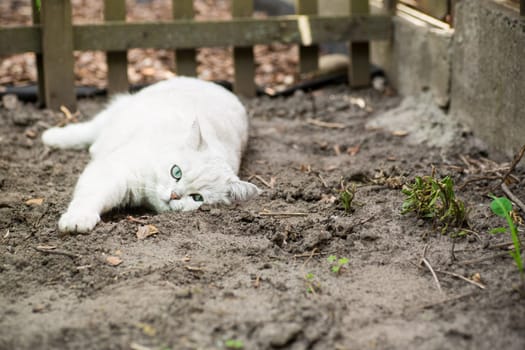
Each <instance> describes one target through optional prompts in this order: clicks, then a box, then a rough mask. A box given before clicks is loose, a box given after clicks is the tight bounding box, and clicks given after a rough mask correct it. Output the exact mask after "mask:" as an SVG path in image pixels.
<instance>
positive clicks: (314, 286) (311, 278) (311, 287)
mask: <svg viewBox="0 0 525 350" xmlns="http://www.w3.org/2000/svg"><path fill="white" fill-rule="evenodd" d="M304 280H305V282H306V293H308V294H316V292H318V291H319V290H321V283H319V282H318V281H316V278H315V275H314V274H313V273H311V272H308V273H307V274H306V275H304Z"/></svg>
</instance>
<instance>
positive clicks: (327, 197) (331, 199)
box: [320, 194, 337, 204]
mask: <svg viewBox="0 0 525 350" xmlns="http://www.w3.org/2000/svg"><path fill="white" fill-rule="evenodd" d="M336 200H337V198H336V197H335V196H333V195H331V194H323V195H321V200H320V202H321V203H327V204H333V203H335V201H336Z"/></svg>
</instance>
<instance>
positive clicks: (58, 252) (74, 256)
mask: <svg viewBox="0 0 525 350" xmlns="http://www.w3.org/2000/svg"><path fill="white" fill-rule="evenodd" d="M33 249H34V250H36V251H37V252H40V253H46V254H56V255H64V256H68V257H70V258H71V259H77V258H80V255H78V254H75V253H70V252H66V251H65V250H60V249H55V248H45V247H41V246H37V247H33Z"/></svg>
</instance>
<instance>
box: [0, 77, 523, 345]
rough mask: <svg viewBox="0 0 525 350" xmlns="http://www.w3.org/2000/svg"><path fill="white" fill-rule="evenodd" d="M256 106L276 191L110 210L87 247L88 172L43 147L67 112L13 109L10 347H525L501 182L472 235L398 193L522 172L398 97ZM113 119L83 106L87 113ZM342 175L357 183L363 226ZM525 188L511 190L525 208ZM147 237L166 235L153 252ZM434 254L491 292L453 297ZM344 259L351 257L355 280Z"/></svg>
mask: <svg viewBox="0 0 525 350" xmlns="http://www.w3.org/2000/svg"><path fill="white" fill-rule="evenodd" d="M245 102H246V105H247V107H248V109H249V111H250V113H251V114H252V115H253V123H252V131H251V141H250V147H249V150H248V152H247V154H246V156H245V159H244V163H243V169H242V172H241V176H242V177H243V178H245V179H247V178H251V179H252V180H251V181H253V182H255V183H257V184H258V185H259V186H260V187H261V188H263V189H264V190H265V192H264V194H263V195H261V196H260V197H259V198H258V199H257V200H254V201H252V202H249V203H247V204H245V205H242V206H235V207H217V208H210V207H208V208H204V209H202V210H200V211H197V212H193V213H166V214H161V215H155V214H153V213H150V212H147V211H144V210H141V209H129V210H122V211H120V212H112V213H110V214H108V215H106V216H104V217H103V223H101V224H99V225H98V226H97V227H96V229H95V230H94V231H93V232H92V233H90V234H87V235H60V234H59V233H58V231H57V228H56V223H57V220H58V217H59V215H60V213H61V212H62V211H63V210H64V209H65V207H66V205H67V204H68V201H69V199H70V196H71V193H72V190H73V186H74V184H75V181H76V179H77V177H78V175H79V173H80V172H81V171H82V169H83V168H84V166H85V164H86V162H87V161H88V155H87V153H86V152H74V151H49V150H46V149H45V148H44V147H43V145H42V143H41V141H40V139H39V137H40V134H41V132H42V131H43V130H44V129H45V128H46V127H47V126H49V125H54V124H57V123H58V122H60V121H61V120H62V119H63V116H61V115H59V114H55V113H52V112H49V111H39V110H36V109H35V108H34V107H32V106H30V105H26V106H18V107H16V108H14V109H12V110H7V109H5V108H0V191H1V198H0V349H227V348H236V347H235V345H237V348H244V349H272V348H286V349H524V348H525V299H524V298H522V297H520V295H519V293H518V292H517V291H516V289H515V286H516V285H517V284H518V282H519V275H518V273H517V269H516V266H515V265H514V263H513V260H512V259H511V258H510V256H508V254H505V249H508V246H509V245H508V243H507V242H509V241H510V238H509V237H507V236H493V235H490V234H488V230H489V229H490V228H492V227H496V226H500V225H502V224H503V223H502V222H501V220H500V219H499V218H496V217H494V216H493V215H492V214H491V213H490V210H489V208H488V204H489V199H488V198H487V197H486V194H487V193H488V192H489V191H490V188H491V186H492V185H494V182H487V181H480V182H475V183H470V184H469V185H468V186H466V187H465V188H464V189H463V190H461V191H458V195H459V196H460V197H461V198H462V199H464V200H465V201H466V203H467V204H468V206H469V208H470V220H469V221H470V229H471V230H472V231H473V232H474V233H471V234H469V235H467V236H465V237H461V238H456V239H453V238H451V237H450V235H449V236H445V235H441V234H440V233H438V232H435V231H434V230H433V228H432V224H431V223H427V222H423V221H422V220H418V219H417V218H416V217H414V216H411V215H401V214H400V206H401V203H402V201H403V195H402V194H401V192H400V190H399V185H400V184H402V183H403V182H404V181H407V180H411V179H412V178H413V177H414V176H416V175H426V174H429V173H430V172H431V167H432V166H434V167H435V168H436V170H437V172H438V173H439V174H442V175H445V174H450V175H451V176H453V178H454V179H455V180H456V182H457V183H463V182H464V181H466V180H468V179H470V178H472V177H473V176H478V175H483V174H486V172H487V171H490V170H493V169H494V168H496V167H498V166H504V165H505V164H501V162H503V161H508V160H505V159H501V158H500V159H498V158H497V156H496V155H493V154H490V155H487V152H486V150H485V149H484V148H483V146H482V144H481V143H479V142H477V141H476V140H475V139H473V138H472V136H471V135H470V134H469V133H468V132H466V131H465V130H462V129H461V128H458V127H457V126H455V125H454V124H453V123H448V122H445V120H443V119H442V117H441V115H440V114H439V113H438V112H436V111H432V110H430V108H429V107H428V106H427V105H425V103H424V101H423V102H412V104H410V103H406V102H405V103H403V104H402V105H401V106H400V107H398V108H396V106H398V104H399V103H400V100H399V98H396V97H385V96H381V95H379V94H378V93H377V92H375V91H371V90H370V91H369V90H362V91H357V92H349V91H348V90H347V89H346V88H345V87H334V88H329V89H325V90H322V91H317V92H315V93H313V94H301V93H299V94H296V95H295V96H293V97H291V98H288V99H275V100H271V99H266V98H258V99H254V100H249V101H245ZM102 106H103V104H102V102H101V101H83V102H82V103H81V104H80V109H81V112H82V115H81V117H80V118H81V119H82V118H87V117H89V116H91V115H93V113H95V112H96V111H97V110H100V108H102ZM399 114H402V115H403V116H404V118H405V119H404V120H405V121H406V120H407V119H406V118H408V120H409V122H407V123H405V124H403V123H401V122H400V119H399ZM385 116H393V117H392V118H391V121H390V123H389V122H388V120H389V118H385ZM309 118H314V119H315V120H317V121H323V122H327V123H332V124H321V125H319V123H316V122H311V121H309ZM410 118H411V119H410ZM440 118H441V119H440ZM385 119H386V121H385ZM393 123H394V124H393ZM422 124H424V125H422ZM418 130H427V131H428V133H427V135H431V138H430V139H429V138H428V137H427V138H426V139H425V137H421V134H420V133H419V132H418ZM405 131H407V132H409V134H408V135H406V136H401V135H404V134H406V132H405ZM413 134H414V135H416V136H417V137H411V136H412V135H413ZM396 135H398V136H396ZM443 135H446V136H447V137H448V138H446V142H441V143H436V142H434V140H435V139H436V137H438V136H443ZM486 156H488V158H492V159H495V160H496V161H498V162H500V163H494V162H492V161H489V160H488V159H487V158H485V157H486ZM507 165H508V164H507ZM515 174H516V176H517V177H518V178H521V179H524V178H525V177H524V176H523V175H524V174H523V171H521V172H520V171H518V172H517V173H515ZM341 179H343V180H344V181H345V182H346V183H350V182H354V183H356V184H357V186H358V189H357V192H356V197H355V200H354V211H353V212H351V213H345V211H344V210H343V209H342V206H341V204H340V203H339V201H338V200H337V197H338V188H339V187H340V182H341ZM520 185H521V187H520ZM523 185H524V181H523V180H521V184H518V185H514V186H512V189H513V191H514V192H515V193H516V194H517V195H518V196H520V197H521V198H523V197H525V186H523ZM495 193H496V194H499V192H498V190H496V191H495ZM334 199H335V202H333V201H334ZM28 200H31V201H28ZM268 213H274V214H275V213H277V214H278V213H295V214H297V216H291V215H289V216H286V215H282V216H279V215H274V216H272V215H268ZM130 215H131V216H132V217H133V218H134V219H133V220H130V219H129V216H130ZM144 224H150V225H154V226H155V227H156V228H158V230H159V232H158V233H157V234H155V235H153V236H150V237H148V238H146V239H143V240H140V239H138V238H137V236H136V232H137V230H138V229H139V227H140V226H142V225H144ZM453 242H455V244H454V245H453ZM502 243H504V244H502ZM425 247H427V253H426V259H427V260H428V262H429V263H430V264H431V266H432V267H433V269H435V270H439V271H446V272H451V273H456V274H459V275H461V276H464V277H466V278H467V279H470V278H471V276H473V275H475V274H479V277H480V281H481V283H482V284H483V286H485V289H481V288H479V287H478V286H476V285H473V284H471V283H468V282H467V281H464V280H462V279H459V278H456V277H454V276H451V275H447V274H445V273H443V272H438V273H437V277H438V279H439V281H440V283H441V288H442V292H440V291H439V290H438V288H437V286H436V283H435V281H434V279H433V277H432V274H431V273H430V271H429V270H428V269H427V268H425V267H421V265H420V262H421V259H422V257H423V251H424V249H425ZM330 255H335V256H337V257H338V258H341V257H345V258H348V260H349V262H348V264H346V265H345V266H344V267H343V268H342V269H341V271H340V273H337V274H336V273H333V272H332V271H331V270H330V268H331V266H332V263H330V262H329V261H328V260H327V258H328V257H329V256H330ZM108 257H112V258H110V259H109V260H108ZM119 259H120V260H121V263H120V264H119V265H117V266H113V265H112V264H110V263H109V262H112V261H113V262H114V263H115V262H116V261H118V260H119ZM233 340H237V341H238V342H237V343H232V342H231V341H233Z"/></svg>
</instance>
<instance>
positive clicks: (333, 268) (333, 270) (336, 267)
mask: <svg viewBox="0 0 525 350" xmlns="http://www.w3.org/2000/svg"><path fill="white" fill-rule="evenodd" d="M340 269H341V266H339V265H335V266H332V272H333V273H338V272H339V270H340Z"/></svg>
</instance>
